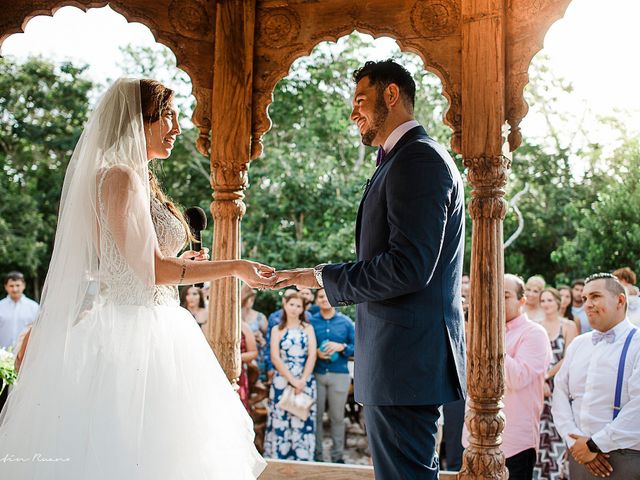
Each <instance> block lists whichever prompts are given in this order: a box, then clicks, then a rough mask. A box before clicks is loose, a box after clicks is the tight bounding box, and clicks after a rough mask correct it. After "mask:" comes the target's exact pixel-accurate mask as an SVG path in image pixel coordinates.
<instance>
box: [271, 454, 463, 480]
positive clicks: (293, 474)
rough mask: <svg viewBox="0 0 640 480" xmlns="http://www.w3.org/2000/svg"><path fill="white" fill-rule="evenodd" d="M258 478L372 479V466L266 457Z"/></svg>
mask: <svg viewBox="0 0 640 480" xmlns="http://www.w3.org/2000/svg"><path fill="white" fill-rule="evenodd" d="M267 462H268V465H267V469H266V470H265V471H264V473H263V474H262V475H261V476H260V480H282V479H283V478H286V479H287V480H373V479H374V471H373V467H368V466H366V465H339V464H337V463H315V462H293V461H289V460H273V459H267ZM455 478H456V473H455V472H440V480H455Z"/></svg>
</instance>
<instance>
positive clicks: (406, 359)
mask: <svg viewBox="0 0 640 480" xmlns="http://www.w3.org/2000/svg"><path fill="white" fill-rule="evenodd" d="M464 223H465V212H464V190H463V184H462V178H461V176H460V173H459V172H458V169H457V167H456V165H455V163H454V161H453V159H452V158H451V156H450V155H449V154H448V152H447V151H446V150H445V149H444V148H443V147H442V146H441V145H439V144H437V143H436V142H435V141H434V140H432V139H431V138H430V137H429V136H428V135H427V134H426V132H425V130H424V129H423V128H422V127H421V126H418V127H415V128H413V129H411V130H410V131H408V132H407V133H406V134H405V135H404V136H403V137H402V138H401V139H400V140H399V141H398V143H397V144H396V146H395V147H394V148H393V149H392V150H391V151H390V152H388V154H387V155H386V157H385V159H384V162H383V163H382V164H381V165H380V166H379V167H378V169H377V170H376V172H375V174H374V175H373V178H372V179H371V181H370V182H368V185H367V187H366V189H365V192H364V195H363V198H362V201H361V203H360V209H359V211H358V218H357V222H356V251H357V255H358V257H357V261H356V262H354V263H342V264H330V265H326V266H325V267H324V270H323V272H322V277H323V282H324V286H325V290H326V293H327V296H328V298H329V301H330V302H331V304H332V305H334V306H338V305H349V304H353V303H356V304H359V305H358V306H357V320H356V342H355V398H356V401H358V402H360V403H363V404H365V405H434V404H441V403H447V402H450V401H454V400H457V399H460V398H464V393H463V392H465V390H466V376H465V369H466V354H465V341H464V325H463V323H464V319H463V313H462V299H461V294H460V283H461V276H462V260H463V254H464Z"/></svg>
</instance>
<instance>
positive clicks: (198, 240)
mask: <svg viewBox="0 0 640 480" xmlns="http://www.w3.org/2000/svg"><path fill="white" fill-rule="evenodd" d="M193 237H194V238H195V240H193V241H192V242H191V250H195V251H196V252H199V251H200V250H202V236H201V233H200V230H196V231H195V232H193ZM193 286H194V287H198V288H202V287H204V283H196V284H194V285H193Z"/></svg>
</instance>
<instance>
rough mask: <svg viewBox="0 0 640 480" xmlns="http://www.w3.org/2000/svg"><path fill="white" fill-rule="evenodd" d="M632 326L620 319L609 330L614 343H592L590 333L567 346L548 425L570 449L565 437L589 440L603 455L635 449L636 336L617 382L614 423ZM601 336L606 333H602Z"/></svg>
mask: <svg viewBox="0 0 640 480" xmlns="http://www.w3.org/2000/svg"><path fill="white" fill-rule="evenodd" d="M632 328H634V327H633V325H632V324H631V322H629V320H627V319H625V320H624V321H622V322H620V323H619V324H618V325H616V326H615V327H614V328H613V329H612V330H613V332H615V340H614V341H613V343H607V342H606V340H602V341H600V342H598V343H597V344H596V345H594V344H593V342H592V340H591V338H592V336H593V332H589V333H585V334H583V335H580V336H578V337H576V338H575V340H573V342H571V345H569V347H568V348H567V352H566V354H565V356H564V362H563V363H562V367H561V368H560V371H559V372H558V373H557V374H556V376H555V380H554V386H555V388H554V391H553V404H552V410H551V411H552V413H553V423H554V424H555V426H556V428H557V430H558V432H559V433H560V435H561V436H562V438H563V439H564V440H565V442H567V444H568V445H569V446H572V445H573V444H574V442H575V440H573V439H571V438H570V437H569V434H570V433H575V434H578V435H583V436H587V437H591V438H592V439H593V441H594V442H595V444H596V445H597V446H598V447H599V448H600V449H601V450H602V451H603V452H610V451H612V450H618V449H622V448H630V449H633V450H640V332H636V333H635V335H634V336H633V339H632V340H631V344H630V345H629V350H628V352H627V358H626V362H625V369H624V377H623V382H622V395H621V401H620V405H621V407H622V408H621V410H620V412H619V414H618V416H617V417H616V419H615V420H613V402H614V397H615V389H616V381H617V378H618V364H619V363H620V355H621V353H622V347H623V345H624V342H625V341H626V339H627V335H628V334H629V332H630V331H631V329H632ZM605 333H606V332H605Z"/></svg>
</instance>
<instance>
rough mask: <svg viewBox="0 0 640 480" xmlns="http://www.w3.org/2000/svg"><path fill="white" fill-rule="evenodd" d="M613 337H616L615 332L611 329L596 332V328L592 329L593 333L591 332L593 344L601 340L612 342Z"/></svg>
mask: <svg viewBox="0 0 640 480" xmlns="http://www.w3.org/2000/svg"><path fill="white" fill-rule="evenodd" d="M615 339H616V332H614V331H613V330H609V331H608V332H607V333H602V332H598V331H597V330H594V331H593V333H592V334H591V341H592V342H593V344H594V345H597V344H598V342H601V341H602V340H604V341H605V342H607V343H613V341H614V340H615Z"/></svg>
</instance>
